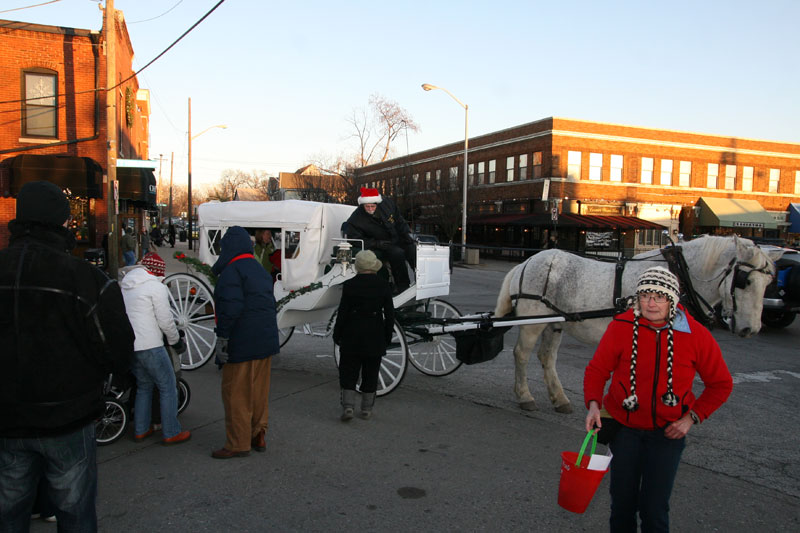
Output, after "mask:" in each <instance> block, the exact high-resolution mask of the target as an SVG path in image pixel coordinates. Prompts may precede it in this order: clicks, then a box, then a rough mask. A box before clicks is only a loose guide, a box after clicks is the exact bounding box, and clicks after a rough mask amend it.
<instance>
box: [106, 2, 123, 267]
mask: <svg viewBox="0 0 800 533" xmlns="http://www.w3.org/2000/svg"><path fill="white" fill-rule="evenodd" d="M103 18H104V19H105V20H104V21H103V28H104V30H105V34H106V35H105V37H106V135H107V142H106V148H107V159H106V175H107V176H108V182H107V185H108V186H107V188H106V201H107V208H108V257H106V265H108V274H109V276H111V279H117V269H118V268H119V228H118V227H117V214H118V213H117V210H118V205H119V204H118V203H117V202H118V200H117V191H118V189H117V93H116V91H112V90H110V88H111V87H113V86H114V85H116V74H115V73H116V71H117V61H116V32H115V24H116V11H115V10H114V0H106V10H105V13H104V17H103Z"/></svg>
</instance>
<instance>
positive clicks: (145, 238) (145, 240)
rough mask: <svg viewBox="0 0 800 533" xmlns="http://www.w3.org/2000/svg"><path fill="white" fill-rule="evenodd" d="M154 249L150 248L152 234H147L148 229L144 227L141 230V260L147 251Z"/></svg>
mask: <svg viewBox="0 0 800 533" xmlns="http://www.w3.org/2000/svg"><path fill="white" fill-rule="evenodd" d="M152 251H153V250H151V249H150V235H148V234H147V229H146V228H142V229H141V230H140V232H139V253H140V254H141V257H140V258H139V261H141V260H142V259H143V258H144V256H145V254H146V253H147V252H152Z"/></svg>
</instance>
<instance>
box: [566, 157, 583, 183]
mask: <svg viewBox="0 0 800 533" xmlns="http://www.w3.org/2000/svg"><path fill="white" fill-rule="evenodd" d="M567 179H570V180H579V179H581V153H580V152H572V151H570V152H567Z"/></svg>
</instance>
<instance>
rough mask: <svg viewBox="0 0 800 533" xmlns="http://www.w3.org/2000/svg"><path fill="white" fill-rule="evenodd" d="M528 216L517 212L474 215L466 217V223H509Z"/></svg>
mask: <svg viewBox="0 0 800 533" xmlns="http://www.w3.org/2000/svg"><path fill="white" fill-rule="evenodd" d="M528 216H530V215H529V214H527V213H517V214H515V215H497V214H491V215H478V216H475V217H469V218H468V219H467V224H488V225H495V224H510V223H511V222H514V221H516V220H520V219H523V218H525V217H528Z"/></svg>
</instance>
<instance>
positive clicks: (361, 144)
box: [347, 94, 419, 167]
mask: <svg viewBox="0 0 800 533" xmlns="http://www.w3.org/2000/svg"><path fill="white" fill-rule="evenodd" d="M347 122H348V123H349V124H350V125H351V126H352V128H353V130H354V131H353V133H352V134H351V135H350V137H351V138H353V139H355V140H356V143H357V145H358V146H357V153H356V154H355V157H353V163H354V166H356V167H363V166H366V165H369V164H372V163H376V162H378V161H386V160H387V159H388V158H389V157H390V156H391V155H392V143H393V142H394V141H395V139H396V138H397V136H398V135H399V134H400V132H401V131H403V129H407V130H410V131H413V132H416V131H419V126H418V125H417V123H416V122H414V119H412V118H411V115H410V114H409V113H408V111H406V110H405V109H404V108H402V107H400V105H399V104H398V103H397V102H395V101H393V100H389V99H388V98H386V97H385V96H382V95H380V94H373V95H371V96H370V97H369V103H368V107H367V108H366V109H363V108H362V109H354V110H353V112H352V115H351V116H350V117H348V118H347Z"/></svg>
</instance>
